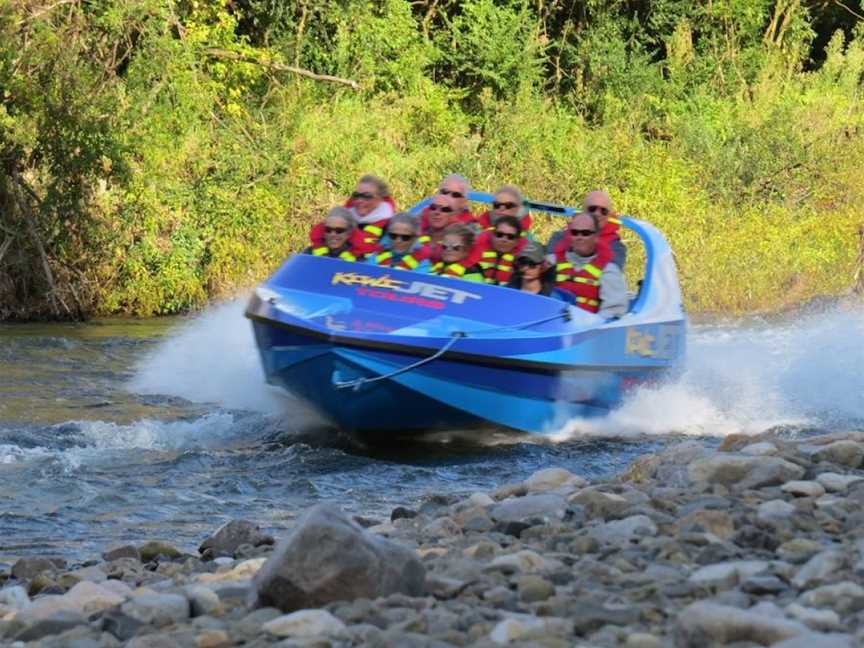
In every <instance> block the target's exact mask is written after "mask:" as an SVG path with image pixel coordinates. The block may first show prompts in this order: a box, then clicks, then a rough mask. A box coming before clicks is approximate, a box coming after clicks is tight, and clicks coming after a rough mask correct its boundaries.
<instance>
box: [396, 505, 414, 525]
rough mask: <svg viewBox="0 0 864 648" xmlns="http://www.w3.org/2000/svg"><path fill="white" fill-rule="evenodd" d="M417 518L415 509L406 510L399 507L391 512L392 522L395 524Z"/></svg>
mask: <svg viewBox="0 0 864 648" xmlns="http://www.w3.org/2000/svg"><path fill="white" fill-rule="evenodd" d="M416 517H417V511H415V510H414V509H409V508H405V507H404V506H397V507H396V508H394V509H393V510H392V511H391V512H390V521H391V522H395V521H396V520H402V519H406V520H411V519H413V518H416Z"/></svg>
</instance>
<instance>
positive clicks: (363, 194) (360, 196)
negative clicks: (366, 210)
mask: <svg viewBox="0 0 864 648" xmlns="http://www.w3.org/2000/svg"><path fill="white" fill-rule="evenodd" d="M351 197H352V198H353V199H354V200H372V199H373V198H374V197H375V194H374V193H369V192H368V191H355V192H354V193H352V194H351Z"/></svg>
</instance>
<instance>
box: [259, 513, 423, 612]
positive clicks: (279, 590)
mask: <svg viewBox="0 0 864 648" xmlns="http://www.w3.org/2000/svg"><path fill="white" fill-rule="evenodd" d="M424 585H425V570H424V568H423V565H422V564H421V563H420V560H419V559H418V558H417V556H416V555H415V554H414V552H413V551H411V550H410V549H407V548H406V547H403V546H401V545H398V544H395V543H393V542H390V541H389V540H386V539H384V538H382V537H380V536H376V535H374V534H372V533H369V532H367V531H365V530H364V529H363V528H362V527H360V526H359V525H358V524H357V523H355V522H354V521H353V520H351V519H350V518H348V517H347V516H346V515H345V514H344V513H342V511H340V510H339V509H338V508H336V507H333V506H330V505H327V504H321V505H318V506H316V507H314V508H312V509H310V510H309V511H308V512H307V513H306V514H304V515H303V517H302V518H301V519H300V520H298V522H297V526H296V527H294V529H293V530H292V531H291V533H290V534H289V535H288V536H287V537H286V538H285V539H283V540H282V541H280V542H279V544H278V545H277V546H276V548H275V550H274V551H273V555H272V556H270V558H269V559H268V560H267V562H266V563H264V565H263V567H262V568H261V570H260V571H259V572H258V573H257V574H256V575H255V579H254V582H253V588H252V592H251V596H250V598H251V600H250V603H251V604H252V605H254V606H255V607H264V606H270V607H277V608H279V609H281V610H283V611H285V612H292V611H294V610H300V609H304V608H317V607H321V606H323V605H326V604H327V603H330V602H332V601H350V600H354V599H358V598H369V599H373V598H377V597H380V596H388V595H390V594H394V593H402V594H406V595H408V596H421V595H422V594H423V593H424Z"/></svg>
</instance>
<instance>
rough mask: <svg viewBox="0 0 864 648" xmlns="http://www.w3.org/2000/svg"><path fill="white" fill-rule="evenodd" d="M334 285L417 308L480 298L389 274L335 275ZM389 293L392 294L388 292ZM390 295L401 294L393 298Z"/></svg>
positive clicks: (456, 289)
mask: <svg viewBox="0 0 864 648" xmlns="http://www.w3.org/2000/svg"><path fill="white" fill-rule="evenodd" d="M330 284H331V285H333V286H338V285H343V286H357V294H359V295H363V296H366V297H373V298H378V299H390V300H393V301H401V302H411V303H415V304H417V305H419V306H426V307H430V308H443V306H444V305H443V304H442V303H441V302H451V303H453V304H464V303H465V302H466V301H467V300H469V299H482V297H481V296H480V295H478V294H476V293H472V292H468V291H467V290H459V289H458V288H448V287H446V286H440V285H438V284H433V283H427V282H425V281H412V282H410V283H409V282H407V281H400V280H399V279H393V278H391V277H390V275H383V276H381V277H372V276H369V275H364V274H360V273H358V272H337V273H335V274H334V275H333V277H332V278H331V280H330ZM390 291H392V292H390ZM393 293H403V295H395V294H393Z"/></svg>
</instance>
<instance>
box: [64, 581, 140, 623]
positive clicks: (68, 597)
mask: <svg viewBox="0 0 864 648" xmlns="http://www.w3.org/2000/svg"><path fill="white" fill-rule="evenodd" d="M63 599H65V601H66V602H67V604H68V606H69V607H70V608H72V609H75V610H78V611H80V612H81V613H82V614H84V615H85V616H90V615H91V614H94V613H97V612H102V611H103V610H107V609H108V608H111V607H114V606H115V605H120V604H121V603H123V601H124V600H125V597H124V596H122V595H120V594H117V593H116V592H113V591H111V590H110V589H108V588H106V587H102V586H101V585H98V584H96V583H91V582H89V581H82V582H80V583H78V584H77V585H75V586H74V587H73V588H72V589H71V590H69V591H68V592H67V593H66V594H65V595H64V596H63Z"/></svg>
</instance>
